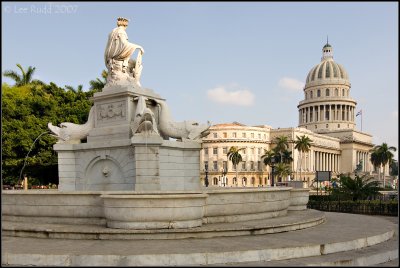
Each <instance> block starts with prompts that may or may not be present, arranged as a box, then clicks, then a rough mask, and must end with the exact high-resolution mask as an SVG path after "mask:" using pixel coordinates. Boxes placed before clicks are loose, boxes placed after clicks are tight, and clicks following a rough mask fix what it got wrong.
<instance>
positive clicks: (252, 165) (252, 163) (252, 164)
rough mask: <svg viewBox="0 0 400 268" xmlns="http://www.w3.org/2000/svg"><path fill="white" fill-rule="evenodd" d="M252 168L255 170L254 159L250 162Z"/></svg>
mask: <svg viewBox="0 0 400 268" xmlns="http://www.w3.org/2000/svg"><path fill="white" fill-rule="evenodd" d="M250 169H251V170H254V162H253V161H251V162H250Z"/></svg>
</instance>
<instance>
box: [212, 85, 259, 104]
mask: <svg viewBox="0 0 400 268" xmlns="http://www.w3.org/2000/svg"><path fill="white" fill-rule="evenodd" d="M207 97H208V98H209V99H210V100H212V101H214V102H218V103H222V104H231V105H238V106H251V105H253V104H254V94H253V93H252V92H251V91H249V90H247V89H243V88H240V86H238V85H228V86H218V87H216V88H213V89H209V90H208V91H207Z"/></svg>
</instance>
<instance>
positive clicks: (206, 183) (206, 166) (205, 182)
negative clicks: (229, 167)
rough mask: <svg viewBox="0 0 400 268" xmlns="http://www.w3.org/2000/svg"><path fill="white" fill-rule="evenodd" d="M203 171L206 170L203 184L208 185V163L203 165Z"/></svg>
mask: <svg viewBox="0 0 400 268" xmlns="http://www.w3.org/2000/svg"><path fill="white" fill-rule="evenodd" d="M204 168H205V170H204V171H205V172H206V178H205V179H204V184H205V185H206V187H208V164H206V165H205V167H204Z"/></svg>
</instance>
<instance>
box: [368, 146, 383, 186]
mask: <svg viewBox="0 0 400 268" xmlns="http://www.w3.org/2000/svg"><path fill="white" fill-rule="evenodd" d="M370 152H371V159H370V160H371V163H372V165H373V166H374V168H375V169H378V180H380V179H381V168H380V167H381V165H382V161H381V158H380V157H381V156H380V155H379V152H378V149H377V148H376V147H374V148H373V149H372V150H370Z"/></svg>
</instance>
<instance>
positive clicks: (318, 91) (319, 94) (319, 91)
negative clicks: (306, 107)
mask: <svg viewBox="0 0 400 268" xmlns="http://www.w3.org/2000/svg"><path fill="white" fill-rule="evenodd" d="M317 97H321V90H319V89H318V90H317Z"/></svg>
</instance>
